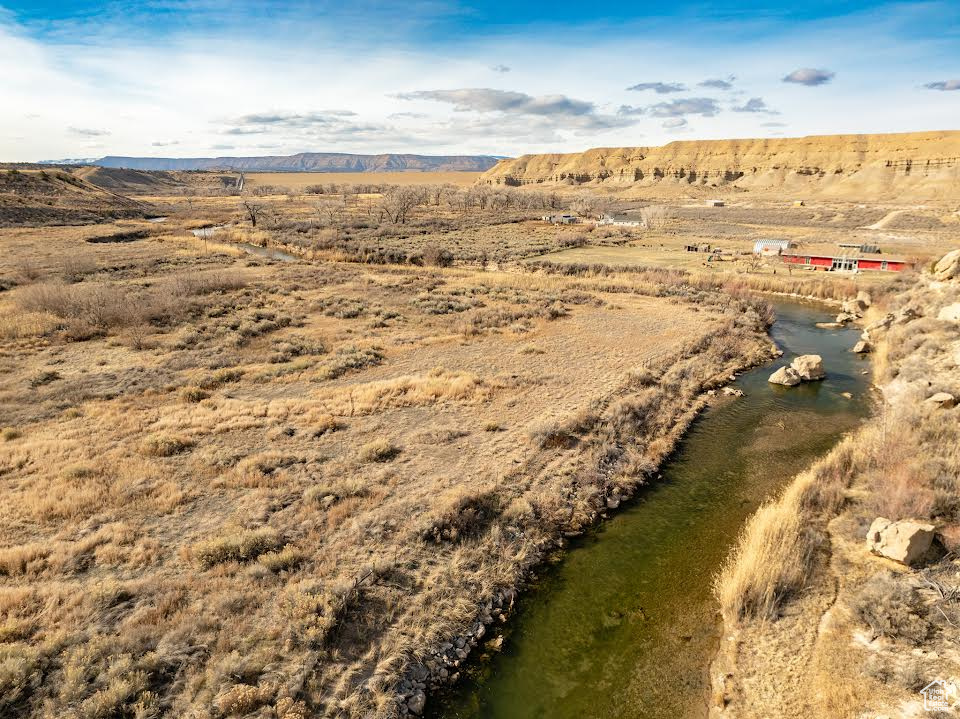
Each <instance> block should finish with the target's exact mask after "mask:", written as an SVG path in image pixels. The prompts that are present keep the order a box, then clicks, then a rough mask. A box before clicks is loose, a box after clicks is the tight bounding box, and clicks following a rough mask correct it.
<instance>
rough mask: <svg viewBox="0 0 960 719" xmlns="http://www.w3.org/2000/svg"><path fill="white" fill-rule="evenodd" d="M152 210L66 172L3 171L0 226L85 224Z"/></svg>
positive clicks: (0, 182) (1, 178) (50, 170)
mask: <svg viewBox="0 0 960 719" xmlns="http://www.w3.org/2000/svg"><path fill="white" fill-rule="evenodd" d="M151 210H152V208H151V207H150V206H149V205H146V204H144V203H141V202H137V201H135V200H131V199H129V198H127V197H122V196H121V195H119V194H115V193H114V192H111V191H110V190H108V189H104V188H103V187H102V186H97V185H96V184H94V183H92V182H89V181H87V180H86V179H84V178H82V177H78V176H77V175H74V174H72V173H69V172H66V171H64V170H56V169H46V170H17V169H11V170H0V227H14V226H23V225H84V224H89V223H96V222H104V221H109V220H116V219H129V218H140V217H144V216H146V215H149V214H151Z"/></svg>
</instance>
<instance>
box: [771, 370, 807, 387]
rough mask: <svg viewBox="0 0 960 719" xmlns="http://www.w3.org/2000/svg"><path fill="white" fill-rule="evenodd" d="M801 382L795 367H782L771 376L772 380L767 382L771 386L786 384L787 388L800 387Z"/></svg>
mask: <svg viewBox="0 0 960 719" xmlns="http://www.w3.org/2000/svg"><path fill="white" fill-rule="evenodd" d="M801 381H802V380H801V379H800V375H799V374H797V371H796V370H795V369H794V368H793V367H781V368H780V369H778V370H777V371H776V372H774V373H773V374H772V375H770V379H768V380H767V382H770V383H771V384H784V385H786V386H787V387H793V386H794V385H798V384H800V382H801Z"/></svg>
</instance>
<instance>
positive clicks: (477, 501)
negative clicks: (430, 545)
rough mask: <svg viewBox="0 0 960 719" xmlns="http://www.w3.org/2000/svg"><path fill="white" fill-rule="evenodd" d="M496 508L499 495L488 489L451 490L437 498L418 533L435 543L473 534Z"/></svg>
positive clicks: (486, 523)
mask: <svg viewBox="0 0 960 719" xmlns="http://www.w3.org/2000/svg"><path fill="white" fill-rule="evenodd" d="M500 509H501V507H500V498H499V497H498V496H497V494H496V493H495V492H494V491H492V490H488V491H485V492H469V491H467V490H463V489H459V490H455V491H454V492H452V493H450V494H448V495H447V496H446V497H443V498H441V500H440V502H439V503H438V506H437V509H436V510H435V511H434V514H433V517H432V518H431V519H430V521H429V523H428V525H427V526H426V527H425V528H424V529H423V530H422V532H421V536H422V537H423V539H424V540H427V541H431V542H436V543H438V544H439V543H441V542H460V541H462V540H464V539H468V538H470V537H476V536H477V535H479V534H481V533H482V532H484V531H486V529H487V527H489V526H490V523H491V522H493V520H494V519H496V518H497V516H499V514H500Z"/></svg>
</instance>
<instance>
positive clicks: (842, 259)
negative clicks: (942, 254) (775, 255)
mask: <svg viewBox="0 0 960 719" xmlns="http://www.w3.org/2000/svg"><path fill="white" fill-rule="evenodd" d="M780 258H781V259H782V260H783V261H784V262H786V263H788V264H791V265H800V266H801V267H810V268H813V269H814V270H827V271H840V272H857V271H865V270H879V271H881V272H902V271H903V270H905V269H907V268H908V267H910V263H909V262H907V261H906V260H904V259H903V258H901V257H884V256H883V255H871V256H869V257H864V256H861V255H829V254H817V253H809V254H805V253H790V254H783V255H781V256H780Z"/></svg>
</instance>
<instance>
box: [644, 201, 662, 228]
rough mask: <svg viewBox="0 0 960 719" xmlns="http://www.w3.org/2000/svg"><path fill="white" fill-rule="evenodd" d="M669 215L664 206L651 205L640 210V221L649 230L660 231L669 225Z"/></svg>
mask: <svg viewBox="0 0 960 719" xmlns="http://www.w3.org/2000/svg"><path fill="white" fill-rule="evenodd" d="M668 217H669V213H668V211H667V208H666V207H664V206H663V205H650V206H649V207H644V208H643V209H642V210H640V219H641V220H642V221H643V226H644V227H646V228H647V229H648V230H660V229H663V227H664V226H666V224H667V219H668Z"/></svg>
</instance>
